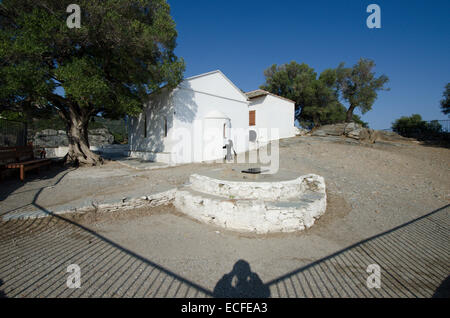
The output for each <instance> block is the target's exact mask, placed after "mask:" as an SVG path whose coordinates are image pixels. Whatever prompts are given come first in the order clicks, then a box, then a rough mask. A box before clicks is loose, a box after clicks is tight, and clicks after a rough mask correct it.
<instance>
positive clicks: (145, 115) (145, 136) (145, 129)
mask: <svg viewBox="0 0 450 318" xmlns="http://www.w3.org/2000/svg"><path fill="white" fill-rule="evenodd" d="M144 138H147V114H146V113H144Z"/></svg>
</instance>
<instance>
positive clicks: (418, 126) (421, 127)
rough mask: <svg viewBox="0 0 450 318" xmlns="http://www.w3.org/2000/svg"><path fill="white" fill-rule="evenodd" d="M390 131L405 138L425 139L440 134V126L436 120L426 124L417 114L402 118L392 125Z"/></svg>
mask: <svg viewBox="0 0 450 318" xmlns="http://www.w3.org/2000/svg"><path fill="white" fill-rule="evenodd" d="M392 130H393V131H395V132H396V133H398V134H400V135H402V136H405V137H414V138H418V139H427V138H429V137H436V136H438V135H439V134H440V133H442V126H441V124H440V123H439V122H438V121H437V120H433V121H431V122H429V123H428V122H426V121H424V120H422V116H420V115H419V114H413V115H411V116H409V117H408V116H402V117H400V118H399V119H397V120H396V121H395V122H394V123H393V124H392Z"/></svg>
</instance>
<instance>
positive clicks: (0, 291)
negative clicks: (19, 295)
mask: <svg viewBox="0 0 450 318" xmlns="http://www.w3.org/2000/svg"><path fill="white" fill-rule="evenodd" d="M2 285H3V280H1V279H0V287H1V286H2ZM0 298H7V297H6V294H5V293H4V292H3V290H0Z"/></svg>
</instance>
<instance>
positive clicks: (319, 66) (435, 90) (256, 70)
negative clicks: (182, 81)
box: [168, 0, 450, 129]
mask: <svg viewBox="0 0 450 318" xmlns="http://www.w3.org/2000/svg"><path fill="white" fill-rule="evenodd" d="M168 2H169V4H170V5H171V10H172V16H173V18H174V20H175V23H176V24H177V31H178V39H177V43H178V46H177V49H176V51H175V52H176V54H177V55H178V56H181V57H183V58H184V59H185V61H186V72H185V76H186V77H188V76H192V75H196V74H200V73H204V72H208V71H212V70H216V69H220V70H221V71H222V72H224V73H225V75H227V76H228V77H229V78H230V79H231V80H232V81H233V82H234V83H235V84H236V85H237V86H238V87H239V88H241V89H243V90H245V91H250V90H253V89H256V88H258V87H259V85H261V84H263V83H264V75H263V71H264V69H266V68H267V67H269V66H270V65H272V64H283V63H288V62H290V61H297V62H299V63H302V62H304V63H306V64H308V65H309V66H311V67H313V68H314V69H315V70H316V72H318V73H320V72H321V71H322V70H324V69H326V68H329V67H336V66H337V65H338V64H339V63H340V62H345V63H346V65H347V66H351V65H353V64H355V63H356V62H357V60H358V59H359V58H360V57H365V58H371V59H373V60H374V61H375V62H376V64H377V66H376V68H375V71H376V72H377V74H379V75H381V74H383V73H384V74H386V75H387V76H388V77H389V79H390V82H389V84H388V87H390V88H391V90H390V91H388V92H380V93H379V97H378V99H377V101H376V102H375V104H374V105H373V109H372V110H371V111H370V112H368V113H366V114H364V115H363V117H362V119H363V120H364V121H367V122H369V125H370V127H372V128H375V129H384V128H390V126H391V123H392V122H393V121H394V120H395V119H396V118H398V117H400V116H404V115H411V114H413V113H418V114H420V115H422V117H423V119H425V120H432V119H448V117H447V116H446V115H444V114H442V113H441V112H440V107H439V101H440V100H441V99H442V93H443V91H444V86H445V85H446V84H447V83H448V82H450V19H449V18H448V17H449V13H450V1H448V0H433V1H418V0H408V1H403V0H390V1H380V0H372V1H365V0H345V1H343V0H342V1H338V0H310V1H300V0H296V1H288V0H284V1H283V0H279V1H266V0H240V1H239V0H226V1H219V0H189V1H186V0H168ZM371 3H375V4H378V5H379V6H380V8H381V29H369V28H367V26H366V19H367V17H368V16H369V13H366V8H367V6H368V5H369V4H371ZM357 113H359V112H357Z"/></svg>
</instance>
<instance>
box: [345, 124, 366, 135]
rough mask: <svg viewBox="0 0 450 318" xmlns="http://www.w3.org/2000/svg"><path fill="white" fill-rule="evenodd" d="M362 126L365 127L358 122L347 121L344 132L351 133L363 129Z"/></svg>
mask: <svg viewBox="0 0 450 318" xmlns="http://www.w3.org/2000/svg"><path fill="white" fill-rule="evenodd" d="M361 128H363V127H362V126H361V125H360V124H357V123H354V122H351V123H347V124H346V125H345V129H344V134H345V135H347V134H349V133H351V132H352V131H354V130H358V129H361Z"/></svg>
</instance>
